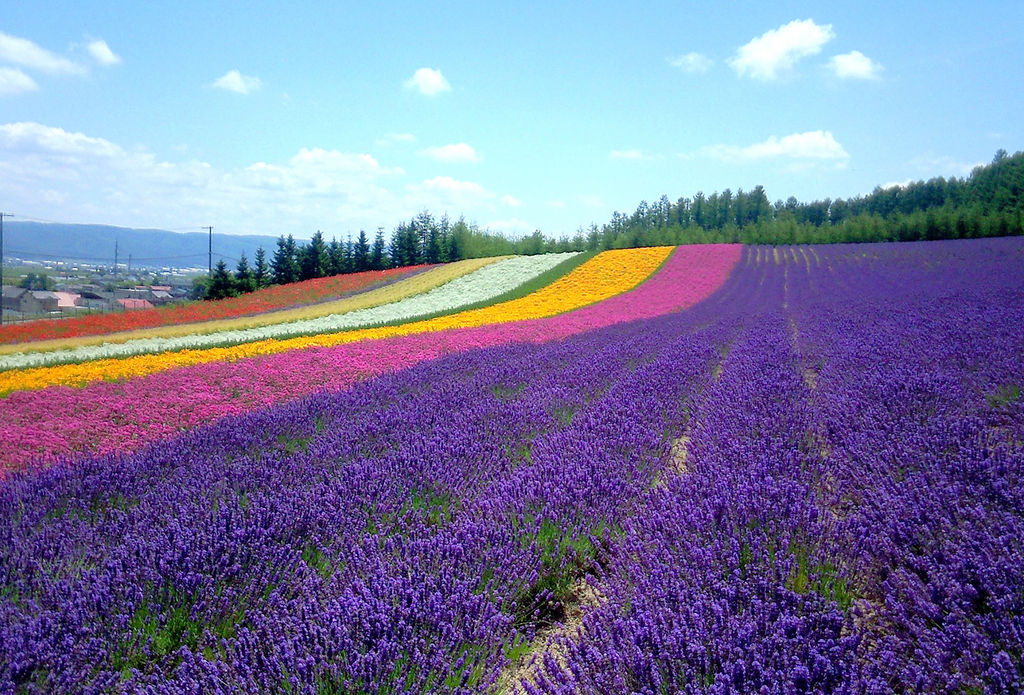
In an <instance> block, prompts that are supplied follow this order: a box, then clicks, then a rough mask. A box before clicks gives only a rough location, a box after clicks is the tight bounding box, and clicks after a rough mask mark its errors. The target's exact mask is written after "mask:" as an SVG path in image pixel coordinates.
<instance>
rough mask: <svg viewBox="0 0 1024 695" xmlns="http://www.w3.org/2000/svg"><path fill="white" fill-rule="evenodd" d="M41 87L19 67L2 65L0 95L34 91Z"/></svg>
mask: <svg viewBox="0 0 1024 695" xmlns="http://www.w3.org/2000/svg"><path fill="white" fill-rule="evenodd" d="M37 89H39V85H37V84H36V82H35V80H33V79H32V78H31V77H29V76H28V75H26V74H25V73H23V72H22V71H21V70H19V69H17V68H5V67H2V66H0V96H4V95H5V94H20V93H21V92H34V91H36V90H37Z"/></svg>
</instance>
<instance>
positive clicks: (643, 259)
mask: <svg viewBox="0 0 1024 695" xmlns="http://www.w3.org/2000/svg"><path fill="white" fill-rule="evenodd" d="M674 248H675V247H671V246H660V247H654V248H641V249H621V250H614V251H605V252H603V253H601V254H598V255H597V256H595V257H594V258H592V259H591V260H589V261H587V262H586V263H584V264H583V265H581V266H580V267H578V268H576V269H575V270H573V271H572V272H570V273H569V274H567V275H565V276H564V277H562V278H560V279H558V280H556V281H555V282H553V283H552V284H550V285H548V286H547V287H544V288H543V289H540V290H538V291H537V292H534V293H533V294H530V295H528V296H526V297H522V298H520V299H514V300H511V301H508V302H502V303H500V304H495V305H493V306H490V307H485V308H482V309H473V310H469V311H463V312H459V313H456V314H451V315H449V316H441V317H438V318H434V319H428V320H425V321H413V322H411V323H405V324H400V325H397V326H383V327H380V328H364V329H359V330H352V331H343V332H339V333H328V334H323V335H312V336H300V337H297V338H288V339H285V340H260V341H256V342H252V343H245V344H242V345H235V346H231V347H224V348H211V349H208V350H182V351H180V352H169V353H161V354H158V355H139V356H136V357H128V358H125V359H108V360H95V361H92V362H85V363H82V364H68V365H60V366H54V367H38V368H34V369H24V370H13V371H9V372H2V373H0V393H10V392H12V391H20V390H28V389H41V388H46V387H48V386H54V385H64V386H81V385H84V384H87V383H89V382H91V381H96V380H99V379H108V380H119V379H131V378H133V377H138V376H144V375H146V374H153V373H155V372H160V371H164V370H167V369H174V368H175V367H184V366H188V365H193V364H201V363H205V362H216V361H220V360H227V361H234V360H239V359H244V358H246V357H255V356H258V355H269V354H274V353H279V352H285V351H287V350H298V349H302V348H308V347H328V346H332V345H341V344H343V343H352V342H356V341H359V340H374V339H378V338H389V337H393V336H399V335H409V334H412V333H423V332H426V331H443V330H446V329H450V328H466V327H471V326H482V325H486V324H496V323H509V322H512V321H523V320H527V319H536V318H544V317H547V316H555V315H557V314H562V313H565V312H567V311H572V310H574V309H579V308H581V307H584V306H587V305H590V304H594V303H596V302H600V301H602V300H604V299H608V298H609V297H613V296H615V295H617V294H621V293H622V292H626V291H627V290H630V289H633V288H634V287H636V286H637V285H639V284H640V283H641V282H643V281H644V280H646V279H647V278H648V277H650V275H651V274H652V273H654V271H656V270H657V269H658V268H659V267H660V266H661V264H662V263H664V262H665V260H666V259H667V258H668V256H669V254H670V253H671V252H672V250H673V249H674Z"/></svg>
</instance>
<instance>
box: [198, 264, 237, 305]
mask: <svg viewBox="0 0 1024 695" xmlns="http://www.w3.org/2000/svg"><path fill="white" fill-rule="evenodd" d="M237 295H238V291H237V290H236V289H235V279H234V278H233V277H231V273H230V272H229V271H228V265H227V263H225V262H224V259H223V258H222V259H220V260H219V261H217V265H215V266H214V267H213V277H212V278H211V279H210V285H209V287H207V288H206V298H207V299H224V298H225V297H235V296H237Z"/></svg>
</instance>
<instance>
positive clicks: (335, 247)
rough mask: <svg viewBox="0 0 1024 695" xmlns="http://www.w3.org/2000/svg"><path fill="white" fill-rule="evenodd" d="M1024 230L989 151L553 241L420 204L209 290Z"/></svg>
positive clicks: (317, 241)
mask: <svg viewBox="0 0 1024 695" xmlns="http://www.w3.org/2000/svg"><path fill="white" fill-rule="evenodd" d="M1020 234H1024V152H1017V153H1015V154H1013V155H1008V154H1007V153H1006V151H1005V150H999V151H998V152H996V155H995V157H994V158H993V160H992V162H991V163H990V164H988V165H985V166H980V167H977V168H975V169H974V171H973V172H971V175H970V176H969V177H967V178H966V179H959V178H949V179H944V178H942V177H938V178H933V179H929V180H928V181H918V182H916V183H909V184H906V185H901V186H890V187H887V188H881V187H878V188H876V189H875V190H874V191H873V192H872V193H871V194H869V195H866V196H858V197H855V198H849V199H841V198H839V199H836V200H831V199H825V200H818V201H814V202H811V203H801V202H799V201H797V199H796V198H794V197H790V198H789V199H788V200H786V201H782V200H778V201H776V202H775V203H770V202H769V201H768V197H767V195H766V194H765V192H764V188H763V187H762V186H756V187H755V188H754V189H753V190H751V191H743V190H742V189H740V190H737V191H736V192H735V193H733V192H732V191H731V190H729V189H726V190H724V191H722V192H721V193H717V192H716V193H712V194H711V195H708V196H705V195H704V194H703V193H700V192H699V193H697V194H696V195H695V196H694V197H693V198H679V199H678V200H677V201H676V202H674V203H673V202H671V201H670V200H669V198H668V196H664V195H663V196H661V198H660V199H659V200H658V201H657V202H655V203H653V204H649V203H647V202H646V201H643V202H641V203H640V205H639V206H638V207H637V209H636V210H635V211H634V212H633V213H632V214H630V215H626V214H623V213H619V212H616V213H614V214H613V215H612V218H611V220H610V221H609V222H607V223H605V224H603V225H601V226H598V225H596V224H592V225H591V226H590V228H589V229H588V230H586V231H584V230H583V229H582V228H580V229H579V230H577V232H576V234H575V235H573V236H571V237H570V236H563V237H561V238H559V239H553V238H550V237H547V236H545V235H544V234H542V233H541V232H540V231H534V232H533V233H532V234H529V235H527V236H525V237H522V238H520V239H514V240H513V239H508V238H506V237H503V236H501V235H499V234H494V233H492V232H488V231H482V230H480V229H479V228H478V227H477V226H476V225H473V224H467V223H466V222H465V221H464V220H463V219H461V218H460V219H459V220H458V221H457V222H455V223H451V222H450V221H449V219H448V217H447V216H444V217H442V218H441V219H439V220H435V219H434V217H433V216H432V215H431V214H430V213H429V212H423V213H420V214H419V215H417V216H416V217H415V218H413V219H412V220H410V221H409V222H407V223H402V224H400V225H399V226H398V227H397V228H396V229H395V230H394V232H393V233H392V235H391V239H390V241H389V242H387V243H385V241H384V230H383V228H380V229H378V230H377V234H376V237H375V238H374V240H373V242H372V243H370V241H369V240H368V238H367V236H366V233H365V232H362V231H360V232H359V236H358V237H357V239H356V240H355V241H353V240H352V239H351V238H350V239H349V240H348V241H346V242H338V241H336V240H332V241H331V242H330V243H326V242H325V241H324V239H323V236H322V235H321V234H320V232H317V233H316V234H315V235H314V236H313V239H311V240H310V241H309V243H308V244H297V243H296V242H295V240H294V239H293V238H292V237H291V236H289V237H287V238H285V237H281V238H280V239H278V241H277V249H276V251H275V252H274V256H273V258H272V259H271V260H270V261H269V262H268V261H267V259H266V257H265V254H264V253H263V249H259V250H258V251H257V253H256V259H255V265H254V266H250V265H249V263H248V260H247V259H246V258H245V256H244V255H243V256H242V258H241V259H240V260H239V263H238V267H237V268H236V270H235V272H234V273H231V272H230V271H229V270H228V269H227V267H226V265H225V264H224V262H223V261H221V262H220V263H218V265H217V268H216V270H215V271H214V274H213V277H212V278H211V279H210V281H209V286H208V288H207V291H206V296H207V298H210V299H217V298H221V297H226V296H233V295H234V294H239V293H241V292H248V291H252V290H254V289H259V288H261V287H266V286H267V285H270V284H284V283H288V282H295V281H297V280H308V279H310V278H317V277H324V276H327V275H336V274H339V273H351V272H359V271H363V270H382V269H385V268H394V267H399V266H407V265H416V264H419V263H446V262H449V261H456V260H460V259H462V258H480V257H485V256H500V255H505V254H525V255H532V254H537V253H551V252H561V251H588V250H589V251H594V250H602V249H615V248H634V247H638V246H662V245H677V244H700V243H721V242H729V243H744V244H826V243H845V242H870V241H918V240H930V239H962V238H975V237H987V236H1010V235H1020Z"/></svg>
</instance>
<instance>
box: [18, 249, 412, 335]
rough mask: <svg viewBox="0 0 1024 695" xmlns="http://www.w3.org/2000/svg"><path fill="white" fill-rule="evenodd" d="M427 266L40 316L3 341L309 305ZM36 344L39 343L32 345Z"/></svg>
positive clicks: (96, 332)
mask: <svg viewBox="0 0 1024 695" xmlns="http://www.w3.org/2000/svg"><path fill="white" fill-rule="evenodd" d="M428 267H429V266H422V265H421V266H408V267H404V268H392V269H390V270H371V271H365V272H362V273H352V274H349V275H336V276H333V277H326V278H319V279H316V280H307V281H305V282H297V283H293V284H290V285H277V286H274V287H268V288H266V289H262V290H259V291H258V292H252V293H249V294H245V295H242V296H240V297H233V298H230V299H224V300H221V301H218V302H191V303H189V304H187V305H184V306H171V307H158V308H155V309H143V310H136V311H130V312H121V313H113V314H95V315H90V316H79V317H74V318H68V319H61V320H60V321H54V320H40V321H30V322H27V323H21V324H14V325H9V326H3V327H0V343H14V344H18V343H25V342H37V341H38V342H42V341H50V340H59V339H68V338H79V337H82V336H102V335H106V334H111V333H116V332H122V331H130V330H134V329H142V328H153V327H156V326H178V325H181V324H186V323H195V322H198V321H213V320H217V319H225V318H230V317H239V316H248V315H252V314H260V313H264V312H268V311H275V310H279V309H284V308H288V307H294V306H299V305H308V304H312V303H316V302H323V301H327V300H331V299H335V298H338V297H342V296H345V295H346V294H350V293H352V292H361V291H365V290H367V289H372V288H374V287H380V286H383V285H386V284H388V283H390V282H394V281H396V280H400V279H402V278H406V277H409V276H411V275H415V274H417V273H420V272H422V271H423V270H424V269H426V268H428ZM33 347H37V346H33ZM10 349H13V350H15V351H17V350H21V349H23V346H21V345H14V346H13V347H11V346H8V345H0V351H6V350H10Z"/></svg>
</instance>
